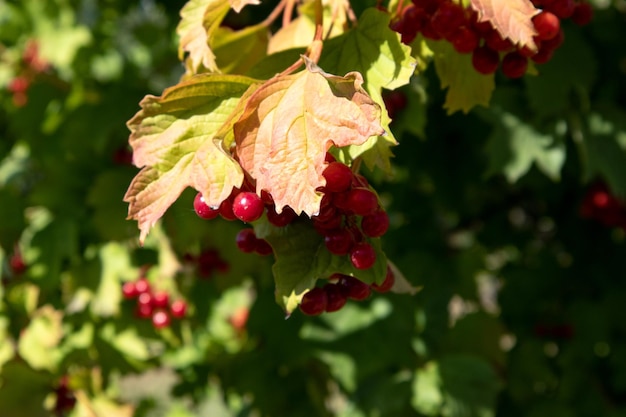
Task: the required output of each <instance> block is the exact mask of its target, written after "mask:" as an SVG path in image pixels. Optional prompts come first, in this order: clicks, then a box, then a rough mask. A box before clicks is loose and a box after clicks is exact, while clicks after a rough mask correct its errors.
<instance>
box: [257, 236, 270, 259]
mask: <svg viewBox="0 0 626 417" xmlns="http://www.w3.org/2000/svg"><path fill="white" fill-rule="evenodd" d="M254 251H255V252H256V253H257V254H259V255H261V256H269V255H271V254H272V253H274V250H273V249H272V247H271V246H270V244H269V243H268V241H267V240H265V239H257V241H256V245H255V247H254Z"/></svg>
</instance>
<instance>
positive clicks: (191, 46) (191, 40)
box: [176, 0, 230, 74]
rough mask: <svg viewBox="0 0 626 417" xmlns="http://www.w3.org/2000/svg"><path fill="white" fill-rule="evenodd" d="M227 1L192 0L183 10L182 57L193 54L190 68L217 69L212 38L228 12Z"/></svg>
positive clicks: (193, 69) (181, 31) (180, 53)
mask: <svg viewBox="0 0 626 417" xmlns="http://www.w3.org/2000/svg"><path fill="white" fill-rule="evenodd" d="M229 9H230V6H229V4H228V1H227V0H189V1H188V2H187V4H185V6H184V7H183V8H182V10H181V11H180V17H181V20H180V23H179V24H178V27H177V28H176V34H177V35H178V36H179V37H180V41H179V46H178V56H179V58H180V59H182V58H183V57H184V55H185V53H186V52H187V53H189V57H188V63H187V64H188V65H187V66H188V70H189V71H190V72H191V73H192V74H197V73H198V72H199V70H200V68H201V66H202V67H204V68H206V69H208V70H209V71H217V65H216V64H215V55H214V54H213V51H211V48H209V38H211V35H212V33H213V32H214V31H215V30H216V29H217V28H218V27H219V25H220V23H221V21H222V19H223V18H224V16H226V13H228V10H229Z"/></svg>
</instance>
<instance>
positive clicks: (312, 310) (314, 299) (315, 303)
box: [299, 287, 328, 316]
mask: <svg viewBox="0 0 626 417" xmlns="http://www.w3.org/2000/svg"><path fill="white" fill-rule="evenodd" d="M327 304H328V295H327V294H326V291H324V289H322V288H320V287H315V288H312V289H311V290H309V291H308V292H307V293H306V294H304V296H302V301H301V302H300V306H299V308H300V311H302V312H303V313H304V314H306V315H307V316H317V315H319V314H322V313H323V312H324V311H325V310H326V306H327Z"/></svg>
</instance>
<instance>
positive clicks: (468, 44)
mask: <svg viewBox="0 0 626 417" xmlns="http://www.w3.org/2000/svg"><path fill="white" fill-rule="evenodd" d="M479 41H480V38H479V37H478V34H476V32H474V31H473V30H472V29H471V28H469V27H467V26H461V27H459V28H457V29H456V30H455V31H454V33H453V34H452V36H451V38H450V43H452V46H453V47H454V49H455V50H456V51H457V52H458V53H460V54H469V53H470V52H472V51H473V50H474V49H476V48H477V47H478V42H479Z"/></svg>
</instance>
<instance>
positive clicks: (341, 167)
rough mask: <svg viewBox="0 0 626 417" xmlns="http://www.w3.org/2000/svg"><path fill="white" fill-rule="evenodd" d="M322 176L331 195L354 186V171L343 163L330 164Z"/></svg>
mask: <svg viewBox="0 0 626 417" xmlns="http://www.w3.org/2000/svg"><path fill="white" fill-rule="evenodd" d="M322 176H323V177H324V178H325V179H326V186H325V188H326V191H328V192H331V193H341V192H344V191H346V190H347V189H348V188H350V185H351V184H352V170H351V169H350V167H348V166H347V165H345V164H342V163H341V162H336V161H335V162H331V163H330V164H328V166H327V167H326V169H324V172H323V173H322Z"/></svg>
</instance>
